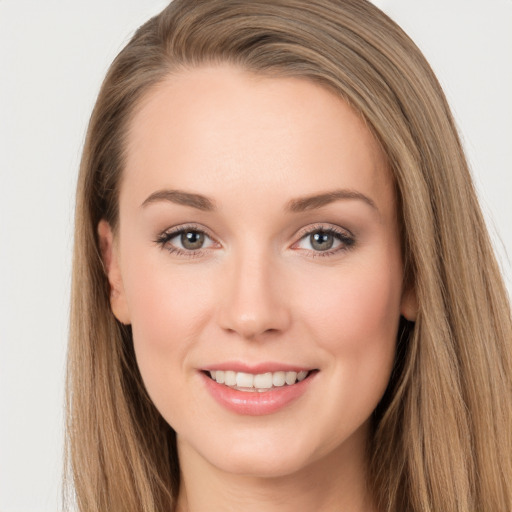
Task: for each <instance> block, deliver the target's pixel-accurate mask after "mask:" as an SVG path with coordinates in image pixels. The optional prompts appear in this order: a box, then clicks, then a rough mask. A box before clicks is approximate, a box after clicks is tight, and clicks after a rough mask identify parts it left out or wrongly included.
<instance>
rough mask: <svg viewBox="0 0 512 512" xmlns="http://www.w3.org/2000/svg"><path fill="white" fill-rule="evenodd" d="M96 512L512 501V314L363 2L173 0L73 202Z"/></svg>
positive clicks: (110, 100) (79, 458)
mask: <svg viewBox="0 0 512 512" xmlns="http://www.w3.org/2000/svg"><path fill="white" fill-rule="evenodd" d="M72 304H73V306H72V322H71V339H70V351H69V388H68V389H69V394H68V418H69V424H68V432H69V442H68V455H69V461H70V467H71V471H72V478H73V484H74V487H75V490H76V498H77V502H78V505H79V509H80V510H87V511H89V510H134V511H135V510H178V511H180V512H184V511H195V510H230V509H244V510H251V507H253V508H255V509H258V510H262V509H263V510H274V508H276V509H277V508H279V510H287V507H288V508H290V509H291V508H293V509H294V510H297V509H299V510H300V509H303V510H312V509H318V510H325V511H329V510H354V511H358V510H375V511H399V510H418V511H419V510H421V511H425V510H431V511H438V510H443V511H467V510H479V511H485V510H489V511H491V510H492V511H506V510H510V509H511V508H512V487H511V484H510V482H512V463H511V460H510V453H511V449H512V446H511V445H512V441H511V429H510V427H511V425H512V422H511V414H512V411H511V386H510V384H511V380H510V377H511V369H512V361H511V352H510V340H511V320H510V308H509V305H508V302H507V297H506V293H505V290H504V287H503V283H502V280H501V277H500V275H499V271H498V268H497V265H496V262H495V259H494V255H493V252H492V249H491V246H490V243H489V240H488V236H487V232H486V229H485V225H484V223H483V220H482V217H481V213H480V210H479V207H478V204H477V201H476V198H475V193H474V190H473V186H472V183H471V179H470V176H469V173H468V169H467V164H466V162H465V159H464V155H463V152H462V149H461V146H460V142H459V139H458V136H457V133H456V130H455V127H454V123H453V120H452V117H451V114H450V112H449V109H448V106H447V104H446V100H445V98H444V95H443V93H442V91H441V89H440V87H439V85H438V83H437V81H436V79H435V77H434V76H433V74H432V71H431V70H430V68H429V66H428V64H427V63H426V62H425V60H424V58H423V57H422V55H421V54H420V52H419V50H418V49H417V48H416V47H415V46H414V44H413V43H412V42H411V41H410V39H408V37H407V36H406V35H405V34H404V33H403V32H402V31H401V30H400V29H399V28H398V27H397V26H396V25H395V24H394V23H393V22H392V21H391V20H389V19H388V18H387V17H386V16H385V15H384V14H382V13H381V12H380V11H379V10H378V9H376V8H375V7H374V6H372V5H371V4H369V3H366V2H363V1H360V0H358V1H341V2H340V1H328V0H316V1H314V2H303V1H297V0H282V1H279V2H267V1H255V2H244V1H234V0H233V1H231V0H228V1H226V0H223V1H216V0H213V1H201V2H190V1H184V0H183V1H182V0H175V1H174V2H172V4H171V5H170V6H169V7H168V8H166V9H165V10H164V11H163V12H162V13H161V14H160V15H159V16H157V17H156V18H154V19H152V20H150V21H149V22H148V23H146V24H145V25H144V26H142V27H141V28H140V29H139V30H138V32H137V33H136V34H135V36H134V38H133V39H132V40H131V41H130V42H129V43H128V45H127V46H126V48H125V49H124V50H123V51H122V52H121V53H120V55H119V56H118V57H117V59H116V60H115V61H114V63H113V65H112V67H111V69H110V70H109V72H108V75H107V77H106V79H105V82H104V84H103V87H102V90H101V92H100V95H99V98H98V101H97V104H96V107H95V109H94V112H93V115H92V118H91V122H90V126H89V131H88V136H87V140H86V144H85V149H84V154H83V159H82V166H81V173H80V178H79V185H78V194H77V213H76V237H75V261H74V282H73V300H72Z"/></svg>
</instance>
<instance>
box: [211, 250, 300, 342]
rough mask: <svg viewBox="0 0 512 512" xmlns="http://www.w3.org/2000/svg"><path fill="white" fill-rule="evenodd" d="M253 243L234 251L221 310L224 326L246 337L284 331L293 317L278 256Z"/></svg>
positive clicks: (221, 321) (221, 322)
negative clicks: (285, 295)
mask: <svg viewBox="0 0 512 512" xmlns="http://www.w3.org/2000/svg"><path fill="white" fill-rule="evenodd" d="M254 245H255V244H251V243H248V244H245V245H244V247H240V248H239V249H238V250H234V251H233V254H232V255H231V257H230V261H229V264H228V266H229V270H228V272H226V279H227V282H226V283H225V284H226V285H227V286H226V287H225V295H224V297H223V300H222V302H221V311H220V324H221V327H222V328H224V329H226V330H228V331H231V332H236V333H238V334H239V335H240V336H241V337H243V338H247V339H252V338H255V337H256V336H258V335H260V334H263V333H268V332H277V331H283V330H284V329H286V327H287V326H288V323H289V320H290V312H289V311H288V308H287V304H286V300H285V297H284V294H283V292H284V290H283V289H282V288H281V287H280V282H281V279H280V276H279V264H278V262H277V261H276V257H275V256H274V255H273V254H272V251H271V250H269V249H268V248H267V249H265V248H261V247H255V246H254Z"/></svg>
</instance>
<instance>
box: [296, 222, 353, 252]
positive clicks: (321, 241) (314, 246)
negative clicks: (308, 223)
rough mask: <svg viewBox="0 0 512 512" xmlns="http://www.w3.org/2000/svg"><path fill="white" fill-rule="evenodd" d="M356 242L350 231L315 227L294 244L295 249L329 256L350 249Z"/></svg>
mask: <svg viewBox="0 0 512 512" xmlns="http://www.w3.org/2000/svg"><path fill="white" fill-rule="evenodd" d="M354 242H355V240H354V237H353V236H352V235H351V234H350V233H349V232H348V231H342V230H341V229H339V228H334V227H325V226H321V227H313V228H312V229H309V230H308V231H306V233H305V234H303V236H302V237H301V238H300V240H299V241H298V242H297V243H295V244H294V246H293V248H294V249H302V250H306V251H311V252H313V253H318V254H315V255H316V256H320V255H322V256H328V255H331V254H335V253H338V252H339V251H343V250H347V249H349V248H350V247H351V246H352V245H353V244H354Z"/></svg>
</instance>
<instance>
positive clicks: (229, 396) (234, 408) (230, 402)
mask: <svg viewBox="0 0 512 512" xmlns="http://www.w3.org/2000/svg"><path fill="white" fill-rule="evenodd" d="M242 366H244V365H242ZM209 368H210V369H211V370H224V369H226V368H227V369H230V370H233V371H246V372H248V373H265V371H261V370H260V368H259V367H258V366H256V367H254V366H251V367H250V368H251V370H250V371H249V370H248V369H247V366H245V369H243V370H242V369H240V370H235V367H234V366H228V365H224V364H222V365H218V366H216V367H213V366H212V367H209ZM237 368H240V366H238V367H237ZM254 368H257V371H254ZM268 368H269V366H268V365H266V366H265V367H264V369H265V370H266V371H267V372H268V371H279V370H285V368H284V367H283V365H280V366H279V369H278V370H269V369H268ZM288 371H296V370H295V367H293V369H290V370H288ZM299 371H300V370H299ZM317 374H318V371H313V372H311V373H310V374H309V375H308V376H307V377H306V378H305V379H304V380H302V381H300V382H297V383H296V384H293V385H291V386H288V385H285V386H282V387H277V388H272V389H270V390H269V391H262V392H258V391H253V392H251V391H239V390H237V389H233V388H230V387H228V386H225V385H224V384H219V383H218V382H216V381H214V380H213V379H211V378H210V377H209V376H208V375H206V373H204V372H202V371H201V372H199V375H200V377H201V379H202V380H203V384H204V386H205V387H206V389H207V391H208V392H209V393H210V395H211V396H212V397H213V398H214V399H215V400H216V401H217V403H219V404H220V405H221V406H223V407H224V408H226V409H228V410H229V411H231V412H234V413H237V414H241V415H247V416H262V415H265V414H272V413H275V412H277V411H280V410H282V409H284V408H285V407H286V406H288V405H289V404H291V403H292V402H294V401H295V400H297V399H299V398H300V397H301V396H303V395H304V394H305V393H306V391H307V390H308V388H309V387H310V385H311V384H312V382H313V381H314V379H315V377H316V375H317Z"/></svg>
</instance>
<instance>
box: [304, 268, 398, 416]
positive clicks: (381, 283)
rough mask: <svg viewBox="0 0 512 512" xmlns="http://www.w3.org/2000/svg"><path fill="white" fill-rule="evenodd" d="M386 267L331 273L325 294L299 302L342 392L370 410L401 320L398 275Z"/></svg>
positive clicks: (384, 378) (386, 378)
mask: <svg viewBox="0 0 512 512" xmlns="http://www.w3.org/2000/svg"><path fill="white" fill-rule="evenodd" d="M381 261H382V260H381ZM386 261H387V260H386ZM386 261H385V262H384V264H380V265H379V264H375V265H365V266H364V267H363V266H361V267H359V268H352V269H350V271H348V272H339V273H333V276H332V277H331V280H330V282H329V286H327V287H326V289H324V290H317V292H316V293H313V294H310V296H309V298H308V299H306V297H300V298H298V300H299V301H301V302H302V303H306V302H307V304H308V307H307V308H302V317H303V318H304V322H305V325H306V326H307V328H308V329H309V332H310V334H311V336H312V337H313V338H314V339H316V340H317V344H318V345H319V346H321V348H322V349H323V350H325V352H326V353H327V354H328V357H329V358H330V360H331V362H332V366H331V368H333V372H334V373H335V374H336V378H337V379H339V380H340V381H342V382H343V386H342V387H343V389H344V390H345V391H346V392H348V395H350V394H351V393H355V392H356V393H358V396H360V397H361V400H363V397H364V396H367V398H368V404H367V406H369V407H370V408H373V407H374V406H375V405H376V403H377V402H378V400H380V397H381V396H382V393H383V392H384V390H385V388H386V386H387V383H388V381H389V377H390V373H391V370H392V366H393V361H394V356H395V347H396V337H397V330H398V323H399V318H400V296H401V269H400V267H399V265H396V264H393V263H394V260H392V261H391V262H388V263H390V264H389V265H387V264H385V263H386ZM334 274H336V275H334ZM309 289H311V288H309Z"/></svg>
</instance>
